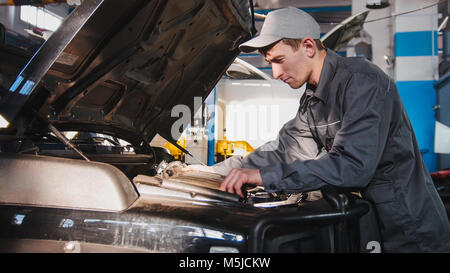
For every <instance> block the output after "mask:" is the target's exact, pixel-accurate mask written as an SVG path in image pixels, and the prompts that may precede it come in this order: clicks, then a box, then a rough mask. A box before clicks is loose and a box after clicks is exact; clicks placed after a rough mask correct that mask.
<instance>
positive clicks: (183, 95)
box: [0, 0, 255, 142]
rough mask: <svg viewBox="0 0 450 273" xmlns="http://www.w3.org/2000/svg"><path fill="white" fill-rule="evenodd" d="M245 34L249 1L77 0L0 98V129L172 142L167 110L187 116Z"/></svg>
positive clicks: (250, 29)
mask: <svg viewBox="0 0 450 273" xmlns="http://www.w3.org/2000/svg"><path fill="white" fill-rule="evenodd" d="M83 20H84V21H83ZM77 27H78V29H75V28H77ZM254 33H255V28H254V20H253V7H252V5H251V1H250V0H229V1H224V0H217V1H210V0H183V1H178V0H169V1H162V0H161V1H158V0H153V1H148V0H130V1H121V0H108V1H100V0H92V1H84V2H83V3H82V4H81V5H80V6H79V7H77V8H76V9H75V10H74V11H73V12H72V13H71V14H70V15H69V16H68V17H67V18H66V20H65V21H64V22H63V23H62V25H61V26H60V28H59V29H58V30H57V31H56V32H55V33H54V34H53V35H52V36H51V37H50V38H49V39H48V40H47V41H46V42H45V43H44V44H43V45H42V47H41V48H40V49H39V51H37V53H36V54H35V55H34V56H33V58H32V59H31V60H30V61H29V63H28V64H27V66H25V68H24V69H23V70H22V72H21V73H20V74H19V76H18V77H17V79H16V81H15V82H14V83H13V84H12V86H11V88H10V89H9V90H7V91H5V92H4V93H6V94H0V95H1V101H0V113H1V114H2V115H3V116H4V117H5V118H6V119H7V120H9V121H10V122H11V123H12V124H11V125H12V126H10V127H11V128H8V129H5V130H10V131H12V132H14V133H15V134H27V133H34V132H36V131H42V130H47V126H46V122H48V123H51V124H53V125H54V126H55V127H57V128H58V129H60V130H74V131H92V132H103V133H110V134H112V135H116V136H120V137H122V138H123V139H127V140H135V141H142V140H143V141H146V142H149V141H150V140H151V139H152V138H153V136H154V135H155V134H156V133H159V134H160V135H162V136H164V137H170V136H172V137H173V138H174V139H177V138H178V135H171V127H172V124H173V123H174V122H175V121H176V120H178V119H179V118H180V117H179V116H175V117H172V114H171V111H172V109H173V107H174V106H176V105H178V104H183V105H187V106H188V107H189V108H190V109H191V111H192V113H194V112H193V110H194V109H193V105H194V99H193V97H195V96H198V97H202V98H203V99H205V98H206V96H207V95H208V93H209V92H210V90H212V88H213V87H214V86H215V84H216V83H217V81H218V80H219V79H220V77H221V75H222V74H223V73H224V71H225V70H226V68H227V67H228V66H229V65H230V64H231V63H232V62H233V60H234V58H235V57H236V56H237V55H238V54H239V49H238V45H239V44H241V43H243V42H245V41H246V40H248V39H250V38H251V37H252V35H253V34H254ZM65 41H67V42H65ZM52 58H53V59H52ZM39 73H40V74H39ZM177 114H178V113H177ZM37 116H39V118H36V117H37ZM179 133H180V134H181V133H182V132H179Z"/></svg>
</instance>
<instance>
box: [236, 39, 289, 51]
mask: <svg viewBox="0 0 450 273" xmlns="http://www.w3.org/2000/svg"><path fill="white" fill-rule="evenodd" d="M281 39H283V37H279V36H272V35H259V36H258V37H255V38H253V39H251V40H250V41H247V42H245V43H243V44H241V45H240V46H239V49H240V50H241V51H242V52H252V51H255V50H257V49H259V48H263V47H265V46H268V45H271V44H273V43H275V42H278V41H279V40H281Z"/></svg>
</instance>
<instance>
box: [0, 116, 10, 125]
mask: <svg viewBox="0 0 450 273" xmlns="http://www.w3.org/2000/svg"><path fill="white" fill-rule="evenodd" d="M8 126H9V121H7V120H6V119H5V118H4V117H3V116H2V115H0V128H7V127H8Z"/></svg>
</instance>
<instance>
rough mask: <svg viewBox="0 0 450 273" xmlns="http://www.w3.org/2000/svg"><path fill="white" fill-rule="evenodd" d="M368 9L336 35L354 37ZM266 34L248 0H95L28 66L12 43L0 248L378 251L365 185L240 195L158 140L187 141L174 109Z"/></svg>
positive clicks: (2, 104)
mask: <svg viewBox="0 0 450 273" xmlns="http://www.w3.org/2000/svg"><path fill="white" fill-rule="evenodd" d="M366 16H367V13H363V14H360V15H358V16H355V17H354V18H353V19H352V21H349V22H350V24H348V25H346V26H343V27H342V28H341V30H340V31H337V32H336V33H335V34H334V35H330V36H329V37H330V41H331V42H328V43H332V44H327V42H326V43H325V44H326V45H327V46H328V47H331V46H332V45H333V44H334V45H337V44H339V42H348V39H349V36H348V35H344V34H345V33H346V32H345V31H347V30H349V31H352V32H353V33H355V32H357V31H358V30H360V29H361V25H362V23H363V21H364V19H365V17H366ZM255 32H256V31H255V28H254V18H253V6H252V3H251V1H248V0H228V1H209V0H189V1H176V0H171V1H147V0H130V1H119V0H108V1H99V0H92V1H83V3H82V4H81V5H80V6H79V7H77V8H76V9H75V10H74V11H73V12H72V13H71V14H70V15H69V17H67V18H66V20H65V21H64V22H63V23H62V25H61V26H60V28H59V29H58V30H57V31H56V32H55V33H53V35H52V36H51V37H50V38H49V39H48V40H47V41H46V42H45V43H44V44H43V45H42V46H41V47H40V48H39V50H38V51H37V52H36V54H34V55H32V57H31V55H29V58H31V59H29V61H28V58H27V55H26V54H25V55H21V57H20V58H19V57H18V56H19V55H20V54H19V55H17V54H15V53H13V52H12V51H11V50H10V48H8V47H6V46H4V45H2V48H1V51H2V54H3V55H2V56H6V57H2V60H1V62H2V66H1V68H2V71H1V72H2V75H3V78H4V79H6V80H5V81H4V82H3V85H2V86H1V89H0V96H1V98H0V114H1V116H2V117H3V118H4V119H5V120H7V121H9V123H10V124H9V126H7V127H6V126H5V127H6V128H2V129H0V222H1V225H0V251H1V252H207V253H208V252H213V253H214V252H215V253H217V252H231V253H234V252H241V253H242V252H361V251H363V252H364V251H373V250H374V251H378V250H380V247H379V246H380V240H379V237H378V227H377V222H376V219H375V216H374V214H373V211H372V208H371V204H369V203H368V202H366V201H364V200H362V199H361V198H360V197H359V196H358V194H357V193H355V192H349V191H345V192H344V191H341V190H339V189H336V188H333V187H329V188H322V189H318V191H316V192H310V193H297V194H286V193H278V194H269V193H267V192H265V191H264V189H262V188H253V189H247V196H246V198H244V199H240V198H239V196H237V195H234V194H229V193H226V192H222V191H220V190H218V188H219V185H220V182H221V181H222V180H223V177H221V176H219V175H216V174H210V173H201V172H199V173H188V172H184V171H183V166H184V165H183V163H180V162H177V161H172V158H171V156H170V155H169V154H168V153H167V152H166V151H164V150H163V149H158V148H155V147H151V146H150V145H149V143H150V141H151V140H152V138H153V137H154V136H155V135H156V134H159V135H161V136H163V137H164V138H166V139H167V140H169V141H171V142H174V141H176V139H177V137H178V136H179V135H178V136H177V135H173V132H171V128H172V125H173V124H174V122H175V121H176V120H177V117H172V116H171V109H172V108H173V107H174V106H175V105H178V104H185V105H188V106H189V107H190V108H191V109H192V108H193V97H194V96H201V97H202V98H203V99H205V98H206V97H207V95H208V94H209V92H210V91H211V90H212V89H213V87H214V86H215V84H216V83H217V82H218V80H219V79H220V77H221V75H222V74H223V73H224V72H225V71H226V69H227V67H228V66H229V65H230V64H231V63H232V62H233V60H234V58H235V57H236V56H237V55H238V54H239V49H238V45H239V44H241V43H243V42H244V41H246V40H248V39H250V38H251V37H252V35H254V34H255ZM334 48H335V47H333V49H334ZM14 56H16V57H17V58H18V60H19V61H15V62H13V61H12V58H15V57H14ZM9 59H11V61H10V60H9ZM24 60H26V61H28V63H27V64H26V65H25V67H24V68H23V69H21V68H20V69H19V67H21V63H23V64H25V63H26V61H24ZM6 62H9V63H10V65H6ZM13 64H14V65H13ZM5 69H10V71H9V73H6V72H4V70H5ZM11 71H15V73H16V74H14V75H15V76H14V77H13V78H11V75H12V74H11ZM192 110H194V109H192ZM69 132H74V133H73V134H72V135H71V136H70V137H69ZM179 133H180V134H181V132H179Z"/></svg>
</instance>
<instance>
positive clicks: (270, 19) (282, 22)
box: [239, 7, 320, 52]
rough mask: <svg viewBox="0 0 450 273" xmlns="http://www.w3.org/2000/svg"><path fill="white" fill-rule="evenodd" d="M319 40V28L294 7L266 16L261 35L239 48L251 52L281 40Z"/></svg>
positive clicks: (310, 17) (314, 21)
mask: <svg viewBox="0 0 450 273" xmlns="http://www.w3.org/2000/svg"><path fill="white" fill-rule="evenodd" d="M305 37H311V38H313V39H319V38H320V26H319V24H318V23H317V22H316V20H314V18H313V17H312V16H311V15H309V14H308V13H306V12H304V11H303V10H301V9H298V8H295V7H288V8H283V9H278V10H275V11H272V12H269V14H267V17H266V19H265V20H264V24H263V26H262V29H261V34H260V35H259V36H257V37H255V38H253V39H251V40H249V41H247V42H245V43H243V44H241V45H240V46H239V49H240V50H241V51H243V52H251V51H254V50H256V49H258V48H262V47H265V46H268V45H270V44H273V43H275V42H277V41H279V40H281V39H284V38H288V39H303V38H305Z"/></svg>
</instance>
